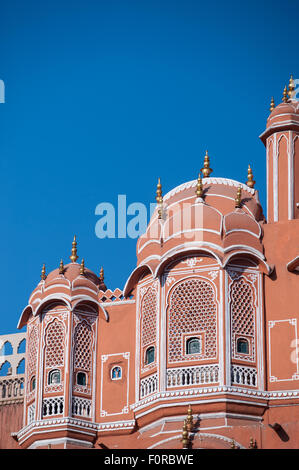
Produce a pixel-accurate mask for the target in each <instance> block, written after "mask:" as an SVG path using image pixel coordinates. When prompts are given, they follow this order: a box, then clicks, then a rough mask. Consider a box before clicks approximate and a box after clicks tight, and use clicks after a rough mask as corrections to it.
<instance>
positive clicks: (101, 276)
mask: <svg viewBox="0 0 299 470" xmlns="http://www.w3.org/2000/svg"><path fill="white" fill-rule="evenodd" d="M99 279H100V281H101V282H104V268H103V266H102V267H101V270H100V275H99Z"/></svg>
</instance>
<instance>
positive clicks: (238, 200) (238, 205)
mask: <svg viewBox="0 0 299 470" xmlns="http://www.w3.org/2000/svg"><path fill="white" fill-rule="evenodd" d="M241 194H242V186H239V187H238V189H237V197H236V199H235V207H236V208H240V207H241V200H242V199H241Z"/></svg>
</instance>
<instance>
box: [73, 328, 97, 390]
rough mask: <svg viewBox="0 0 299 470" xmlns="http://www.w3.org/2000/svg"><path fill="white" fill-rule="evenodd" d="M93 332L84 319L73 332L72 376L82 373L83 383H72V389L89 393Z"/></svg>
mask: <svg viewBox="0 0 299 470" xmlns="http://www.w3.org/2000/svg"><path fill="white" fill-rule="evenodd" d="M93 339H94V334H93V330H92V328H91V326H90V325H89V324H88V323H87V322H86V321H84V320H83V321H81V322H80V323H78V324H77V326H76V328H75V334H74V361H73V364H74V377H78V376H80V374H84V376H85V383H79V381H78V380H77V381H76V382H75V383H74V386H73V391H74V392H80V393H84V394H87V395H89V394H90V393H91V383H92V361H93V347H94V346H93Z"/></svg>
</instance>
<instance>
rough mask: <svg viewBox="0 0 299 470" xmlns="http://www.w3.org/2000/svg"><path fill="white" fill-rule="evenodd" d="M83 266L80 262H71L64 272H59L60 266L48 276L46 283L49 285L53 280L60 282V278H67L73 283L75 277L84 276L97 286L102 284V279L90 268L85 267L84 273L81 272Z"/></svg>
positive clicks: (83, 277) (63, 280)
mask: <svg viewBox="0 0 299 470" xmlns="http://www.w3.org/2000/svg"><path fill="white" fill-rule="evenodd" d="M80 271H81V266H80V264H79V263H69V264H66V265H65V266H64V268H63V274H60V273H59V268H57V269H54V270H53V271H51V272H50V273H49V274H48V275H47V278H46V281H45V285H46V286H47V285H49V284H50V283H51V282H52V281H54V280H55V282H56V283H57V282H59V280H61V281H62V283H63V282H65V280H67V281H70V283H73V281H75V279H77V278H79V277H80V278H82V281H84V280H88V281H90V282H92V283H93V284H95V285H96V286H97V287H98V286H99V285H100V280H99V278H98V276H97V275H96V274H95V273H94V272H93V271H91V270H90V269H88V268H84V274H83V275H82V274H80Z"/></svg>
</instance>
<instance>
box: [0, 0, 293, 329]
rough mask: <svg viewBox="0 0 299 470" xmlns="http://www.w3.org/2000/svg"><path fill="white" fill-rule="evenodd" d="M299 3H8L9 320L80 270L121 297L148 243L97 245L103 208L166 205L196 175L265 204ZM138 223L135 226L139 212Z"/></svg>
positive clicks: (4, 12) (5, 237)
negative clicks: (49, 284)
mask: <svg viewBox="0 0 299 470" xmlns="http://www.w3.org/2000/svg"><path fill="white" fill-rule="evenodd" d="M298 14H299V5H298V2H297V1H289V0H285V1H283V2H282V1H273V0H271V1H269V0H266V1H255V0H253V1H252V0H251V1H248V0H247V1H245V2H239V1H233V2H232V1H219V0H218V1H217V0H216V1H213V2H203V1H190V0H180V1H175V0H171V1H165V0H159V1H156V0H151V1H148V0H139V1H129V0H121V1H115V0H106V1H101V0H97V1H91V0H85V1H83V0H80V1H78V0H74V1H63V0H60V1H57V0H52V1H51V2H50V1H48V0H45V1H43V2H40V1H26V2H24V1H15V0H10V1H8V2H1V6H0V39H1V40H0V79H2V80H4V82H5V87H6V88H5V92H6V94H5V100H6V102H5V104H0V124H1V137H0V177H1V186H0V191H1V197H0V204H1V220H2V229H1V233H0V237H1V238H0V247H1V269H0V278H1V279H0V280H1V282H0V289H1V306H0V314H1V323H0V325H1V326H0V334H6V333H11V332H15V331H16V325H17V322H18V318H19V316H20V313H21V311H22V310H23V308H24V307H25V306H26V305H27V302H28V298H29V295H30V293H31V291H32V290H33V288H34V287H35V286H36V284H37V283H38V282H39V280H40V271H41V266H42V263H45V264H46V267H47V271H48V272H49V271H51V270H52V269H54V268H56V267H58V265H59V261H60V259H61V258H63V260H64V262H65V263H67V262H69V258H68V257H69V255H70V251H71V242H72V239H73V235H74V234H76V235H77V238H78V254H79V257H80V260H81V258H82V257H84V259H85V264H86V266H88V267H89V268H90V269H92V270H95V271H96V272H99V270H100V267H101V266H102V265H103V266H104V269H105V280H106V283H107V285H108V287H110V288H111V289H114V288H116V287H120V288H123V285H124V283H125V281H126V279H127V277H128V276H129V274H130V272H131V270H132V269H134V267H135V265H136V249H135V247H136V240H134V239H130V238H127V239H112V240H111V239H104V240H100V239H98V238H97V237H96V235H95V224H96V222H97V220H98V217H97V216H96V215H95V207H96V206H97V204H99V203H100V202H103V201H107V202H111V203H112V204H116V203H117V195H118V194H126V196H127V202H128V204H130V203H132V202H135V201H140V202H143V203H145V204H146V205H147V206H149V204H150V203H151V202H154V198H155V191H156V184H157V178H158V176H160V177H161V179H162V183H163V192H164V193H166V192H167V191H169V190H170V189H172V188H173V187H174V186H176V185H178V184H181V183H183V182H184V181H189V180H191V179H195V178H196V177H197V175H198V171H199V169H200V168H201V167H202V163H203V156H204V153H205V150H206V149H208V150H209V154H210V157H211V166H212V168H213V170H214V172H213V176H222V177H227V178H232V179H237V180H241V181H246V176H247V166H248V163H250V164H251V165H252V168H253V170H254V177H255V180H256V182H257V184H256V187H257V189H259V191H260V196H261V200H262V202H263V203H265V151H264V147H263V144H262V143H261V141H260V140H259V138H258V136H259V135H260V133H261V132H262V131H263V130H264V128H265V124H266V118H267V116H268V112H269V111H268V110H269V104H270V99H271V96H272V95H274V97H275V101H276V103H278V102H280V101H281V97H282V91H283V87H284V85H285V84H286V83H288V80H289V76H290V73H293V75H294V77H295V78H297V77H299V62H298V57H299V54H298ZM128 219H130V217H128Z"/></svg>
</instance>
